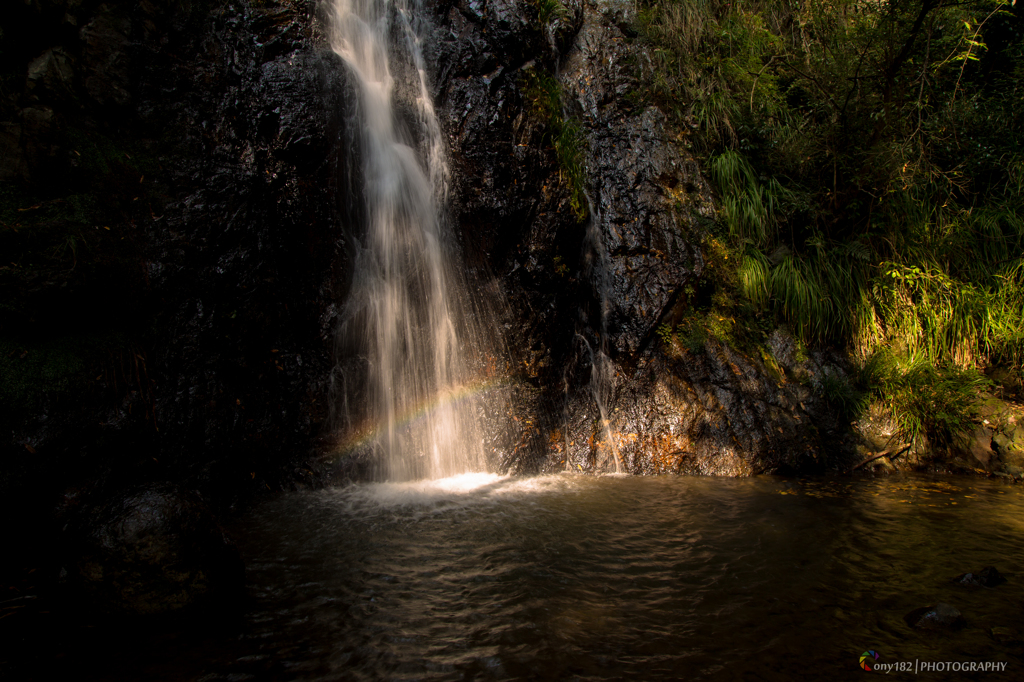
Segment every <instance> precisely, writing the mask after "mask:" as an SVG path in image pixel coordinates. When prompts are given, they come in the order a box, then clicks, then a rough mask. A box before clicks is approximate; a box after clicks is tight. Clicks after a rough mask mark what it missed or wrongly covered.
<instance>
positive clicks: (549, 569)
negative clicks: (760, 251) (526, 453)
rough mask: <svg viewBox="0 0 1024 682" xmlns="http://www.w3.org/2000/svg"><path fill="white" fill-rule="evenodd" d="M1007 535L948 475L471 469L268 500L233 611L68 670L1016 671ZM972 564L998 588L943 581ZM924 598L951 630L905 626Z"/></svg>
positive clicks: (430, 676)
mask: <svg viewBox="0 0 1024 682" xmlns="http://www.w3.org/2000/svg"><path fill="white" fill-rule="evenodd" d="M1022 531H1024V491H1022V489H1021V487H1020V486H1014V485H1011V484H1006V483H1002V482H999V481H988V480H980V479H962V478H940V477H899V478H883V479H870V478H863V479H841V480H828V479H822V480H792V479H779V478H767V477H762V478H754V479H720V478H667V477H666V478H639V477H616V476H608V477H588V476H571V475H555V476H546V477H538V478H502V477H497V476H489V475H472V476H464V477H458V478H454V479H446V480H443V481H433V482H418V483H408V484H374V485H355V486H350V487H347V488H341V489H333V490H324V491H319V492H309V493H295V494H287V495H283V496H281V497H279V498H277V499H274V500H272V501H268V502H267V503H265V504H263V505H262V506H260V507H259V508H257V509H256V510H255V511H254V512H253V513H251V514H249V515H247V516H246V517H244V518H239V519H236V520H235V521H234V522H233V525H232V528H231V532H232V535H233V536H234V537H236V538H237V539H238V540H239V546H240V549H241V551H242V554H243V556H244V558H245V560H246V566H247V580H248V583H249V604H248V607H247V611H246V613H245V614H244V615H242V616H241V617H240V618H238V619H236V620H232V621H231V622H230V623H228V624H225V625H223V626H222V627H220V626H219V627H218V628H214V629H212V631H209V630H208V631H205V632H203V633H202V634H201V635H200V634H191V635H190V634H189V633H177V634H174V635H164V636H163V639H161V640H159V641H151V642H149V643H144V644H142V645H140V644H139V643H136V644H134V645H132V646H131V647H127V648H123V649H122V650H120V651H118V652H107V653H99V654H98V653H97V652H95V651H93V652H92V654H90V656H91V662H90V661H83V665H82V667H81V669H80V674H81V676H82V677H90V676H95V677H97V678H103V679H149V680H154V679H169V680H170V679H175V680H177V679H190V680H193V679H194V680H204V681H210V682H212V681H213V680H248V679H258V680H263V679H267V680H337V679H346V680H348V679H351V680H380V679H388V680H470V679H472V680H490V679H495V680H498V679H579V680H593V679H602V680H603V679H638V680H669V679H672V680H674V679H694V680H701V679H709V680H710V679H714V680H718V679H752V680H762V679H763V680H775V679H778V680H787V679H799V678H806V679H815V678H821V677H824V676H830V677H835V676H839V677H840V678H844V677H854V676H861V675H864V674H866V673H864V672H863V671H862V670H860V668H859V664H858V661H859V658H860V655H861V653H862V652H864V651H866V650H873V651H875V652H877V653H878V655H879V658H878V662H879V663H893V662H908V663H910V664H911V665H913V664H914V662H918V665H919V663H920V662H922V661H923V662H958V663H963V662H967V663H970V662H976V663H978V662H981V663H984V662H1001V663H1005V671H1004V672H1002V673H974V674H964V673H962V672H951V673H940V672H920V671H919V673H918V674H917V675H914V674H913V673H912V672H911V673H902V674H900V673H895V672H894V673H891V675H893V676H903V677H908V678H909V677H917V678H921V679H1024V645H1022V644H1020V643H1015V642H1014V641H1012V640H1013V639H1014V637H1015V635H1014V634H1013V633H1014V632H1015V633H1016V635H1017V636H1020V637H1021V638H1024V532H1022ZM989 565H991V566H995V567H996V568H997V569H998V570H999V571H1000V572H1001V573H1003V574H1004V575H1005V576H1006V578H1007V582H1006V583H1004V584H1002V585H1000V586H998V587H995V588H991V589H989V588H974V589H969V588H965V587H962V586H959V585H956V584H954V583H953V582H951V579H952V578H953V577H954V576H956V575H958V574H960V573H964V572H967V571H977V570H979V569H981V568H982V567H984V566H989ZM937 602H946V603H949V604H952V605H953V606H955V607H956V608H957V609H959V610H960V611H961V612H962V613H963V616H964V619H965V626H964V627H963V628H962V629H960V630H958V631H954V632H922V631H917V630H913V629H911V628H910V627H908V626H907V624H906V623H905V622H904V621H903V616H904V615H905V614H907V613H908V612H910V611H912V610H914V609H916V608H918V607H921V606H927V605H931V604H935V603H937ZM993 628H997V629H998V628H1005V630H997V633H999V635H1000V637H999V639H997V638H995V637H993V635H992V629H993ZM87 658H89V657H87ZM114 658H116V664H112V663H111V659H114ZM104 665H106V666H107V667H106V668H104V669H102V670H101V669H99V668H97V667H96V666H100V667H101V668H102V666H104Z"/></svg>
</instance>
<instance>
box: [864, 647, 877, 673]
mask: <svg viewBox="0 0 1024 682" xmlns="http://www.w3.org/2000/svg"><path fill="white" fill-rule="evenodd" d="M877 660H878V652H877V651H874V650H873V649H868V650H867V651H865V652H864V653H862V654H861V655H860V667H861V668H864V670H867V671H869V672H870V671H871V664H872V663H874V662H875V661H877Z"/></svg>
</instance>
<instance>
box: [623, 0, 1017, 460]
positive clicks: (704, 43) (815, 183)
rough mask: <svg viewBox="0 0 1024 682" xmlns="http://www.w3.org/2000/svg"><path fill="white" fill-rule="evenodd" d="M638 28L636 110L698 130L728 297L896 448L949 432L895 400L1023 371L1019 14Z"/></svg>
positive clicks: (799, 4)
mask: <svg viewBox="0 0 1024 682" xmlns="http://www.w3.org/2000/svg"><path fill="white" fill-rule="evenodd" d="M639 24H640V27H641V29H642V34H643V36H644V39H645V40H646V41H647V42H648V43H649V44H650V45H651V48H652V49H651V55H652V58H653V68H652V69H651V74H650V75H651V77H650V78H649V79H648V81H649V82H650V83H651V85H650V87H649V89H648V91H647V93H646V97H647V98H648V99H649V100H650V101H652V102H653V103H656V104H657V105H659V106H660V107H661V108H662V109H663V110H665V111H666V112H669V114H670V115H672V116H674V117H675V119H676V121H677V123H678V124H679V125H680V126H687V127H692V126H695V127H696V130H697V132H696V133H695V134H694V135H693V136H691V138H690V139H691V140H692V142H691V144H693V145H694V147H695V149H696V151H697V152H698V154H700V155H701V156H702V157H703V158H704V160H705V163H706V168H708V169H709V171H710V176H711V180H712V181H713V183H714V184H715V186H716V188H717V190H718V192H719V194H720V206H721V212H720V224H721V232H722V235H721V238H722V239H723V240H724V241H725V242H726V243H727V247H728V249H729V251H730V253H731V254H732V255H733V259H732V263H733V264H734V265H733V266H732V267H733V268H734V269H733V272H734V275H733V277H732V282H731V283H726V284H727V285H731V287H732V290H733V291H736V292H737V293H738V294H739V295H742V297H743V298H745V299H746V300H747V301H748V302H750V303H752V304H753V305H754V307H755V308H757V309H760V310H766V311H768V315H769V316H770V317H771V318H772V321H773V323H780V322H781V323H786V324H788V325H789V326H790V327H791V328H792V329H793V330H794V331H795V332H796V334H797V335H798V336H799V337H800V338H801V339H802V340H803V341H804V342H806V343H815V344H831V345H836V346H840V347H845V348H847V349H849V350H850V351H851V352H852V353H853V355H854V356H855V357H857V358H859V359H860V361H861V362H862V363H864V364H865V378H863V380H862V382H861V383H862V387H863V388H865V389H868V390H870V391H871V392H872V393H873V394H874V395H875V396H876V397H877V398H878V399H880V400H882V401H883V402H884V403H887V404H888V405H889V406H890V407H891V408H892V409H893V410H894V412H895V413H897V414H899V415H903V417H905V419H903V422H904V431H905V432H906V433H907V434H908V435H920V434H926V435H929V437H930V438H931V440H933V442H934V441H937V444H940V445H941V444H945V442H946V441H948V440H949V438H950V434H953V433H956V432H960V431H963V429H964V428H966V426H967V425H968V424H969V417H970V410H969V409H968V408H967V407H964V406H962V405H959V403H957V405H952V404H951V405H948V406H944V407H942V409H941V410H939V409H937V407H936V406H937V405H938V403H936V402H935V401H934V400H932V401H931V402H929V401H928V400H927V399H925V398H922V397H921V392H920V391H917V390H910V389H909V388H907V387H910V386H916V387H921V386H924V385H926V384H929V383H931V384H934V385H935V386H942V387H943V390H944V391H945V392H946V394H950V392H953V393H956V394H957V395H959V394H961V393H962V391H963V390H968V389H970V388H971V387H976V384H977V383H978V382H979V381H980V377H979V375H978V374H977V371H976V370H977V369H982V368H985V367H987V366H991V365H995V364H1002V365H1006V366H1009V367H1012V368H1014V370H1015V372H1016V373H1017V376H1018V377H1019V370H1020V367H1021V364H1022V361H1024V207H1022V205H1021V192H1022V190H1024V148H1022V141H1024V135H1022V132H1024V131H1022V130H1021V128H1022V111H1021V106H1020V102H1021V96H1022V94H1024V91H1022V88H1024V86H1022V83H1024V78H1022V77H1024V59H1022V57H1024V40H1022V31H1021V29H1022V26H1021V8H1020V7H1019V6H1016V5H1014V4H1011V3H1009V2H1006V1H1005V0H967V1H966V2H963V1H953V0H891V1H889V2H864V1H862V0H830V1H821V0H796V1H793V0H739V1H736V2H724V1H719V0H693V1H691V0H687V1H685V2H684V1H681V0H662V1H661V2H654V3H648V4H646V5H644V6H643V7H642V8H641V13H640V20H639ZM879 353H884V358H881V359H875V360H872V358H875V357H876V356H878V355H879ZM870 368H874V369H871V370H870V371H869V369H870ZM883 369H884V371H883ZM880 372H881V374H880ZM883 374H884V377H885V378H881V377H882V375H883ZM872 377H873V378H872ZM922 400H923V401H924V402H923V403H921V401H922ZM940 402H941V401H940ZM954 402H955V401H954ZM912 403H913V404H912ZM918 403H921V404H920V405H918ZM944 405H945V404H944ZM958 405H959V406H958ZM946 408H948V409H946ZM929 412H931V413H941V414H939V416H937V417H936V416H935V414H932V416H931V417H930V416H929ZM947 417H948V419H947ZM929 419H930V420H931V421H929ZM936 419H938V420H939V422H941V423H938V422H936ZM943 420H944V421H943ZM965 420H966V421H965ZM933 422H934V423H933Z"/></svg>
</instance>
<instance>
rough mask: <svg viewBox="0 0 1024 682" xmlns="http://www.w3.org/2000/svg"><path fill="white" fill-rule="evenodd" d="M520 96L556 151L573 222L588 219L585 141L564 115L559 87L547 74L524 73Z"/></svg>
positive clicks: (538, 72) (559, 175)
mask: <svg viewBox="0 0 1024 682" xmlns="http://www.w3.org/2000/svg"><path fill="white" fill-rule="evenodd" d="M524 78H525V82H524V83H523V93H524V95H525V97H526V99H527V101H528V102H529V103H530V107H531V110H532V112H533V113H534V114H535V115H536V116H538V117H539V118H540V119H541V120H543V121H544V122H545V124H546V126H547V129H546V131H545V141H546V143H547V144H550V145H551V146H552V148H554V150H555V155H556V158H557V159H558V177H559V181H560V182H561V183H562V184H563V185H564V186H565V187H567V188H568V190H569V206H570V207H571V208H572V212H573V215H575V216H576V219H577V220H579V221H583V220H584V219H586V217H587V198H586V191H587V189H586V187H587V173H586V165H585V157H584V150H585V144H586V142H585V139H584V136H583V131H582V129H581V127H580V123H579V121H577V120H576V119H574V118H572V117H568V116H566V114H565V107H564V105H563V101H562V86H561V85H560V84H559V83H558V80H557V79H556V78H555V77H554V76H553V75H551V74H550V73H547V72H544V71H542V70H540V69H537V68H534V69H530V70H528V71H527V72H526V75H525V77H524Z"/></svg>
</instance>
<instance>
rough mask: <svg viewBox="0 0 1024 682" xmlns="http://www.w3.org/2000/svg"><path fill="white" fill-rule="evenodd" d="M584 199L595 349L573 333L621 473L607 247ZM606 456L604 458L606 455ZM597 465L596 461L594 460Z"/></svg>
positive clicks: (595, 216) (592, 208)
mask: <svg viewBox="0 0 1024 682" xmlns="http://www.w3.org/2000/svg"><path fill="white" fill-rule="evenodd" d="M585 196H586V198H587V220H588V221H589V222H588V224H587V237H586V240H585V241H584V250H583V265H584V272H585V273H586V274H588V275H589V277H590V279H591V281H592V282H593V285H594V289H595V290H596V294H597V298H598V303H599V304H600V310H599V313H598V314H599V317H600V319H599V324H598V334H599V335H600V338H599V339H598V346H597V349H594V348H593V347H591V345H590V344H589V343H587V340H586V337H584V336H583V335H582V334H578V335H577V336H578V337H579V338H580V340H581V341H582V342H583V345H584V346H585V347H586V349H587V353H588V354H589V355H590V386H589V388H590V395H591V396H592V397H593V398H594V402H595V403H596V404H597V412H598V416H599V418H600V420H601V432H602V433H603V434H604V439H605V442H607V443H608V447H609V448H610V449H611V453H610V455H611V459H612V461H613V463H614V464H615V473H617V474H621V473H624V472H623V466H622V455H621V453H620V452H619V445H618V441H617V439H616V438H615V433H614V432H613V431H612V428H611V420H610V418H609V415H608V404H609V402H610V401H611V399H612V391H613V389H614V386H615V363H613V362H612V359H611V358H610V357H609V356H608V314H609V312H610V311H611V295H612V283H611V270H612V268H611V263H610V262H609V258H608V250H607V249H606V248H605V245H604V238H603V237H602V235H601V214H600V213H598V212H597V210H596V208H595V205H594V202H593V200H592V199H591V198H590V194H589V193H585ZM606 459H607V458H606ZM598 466H600V463H598Z"/></svg>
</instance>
